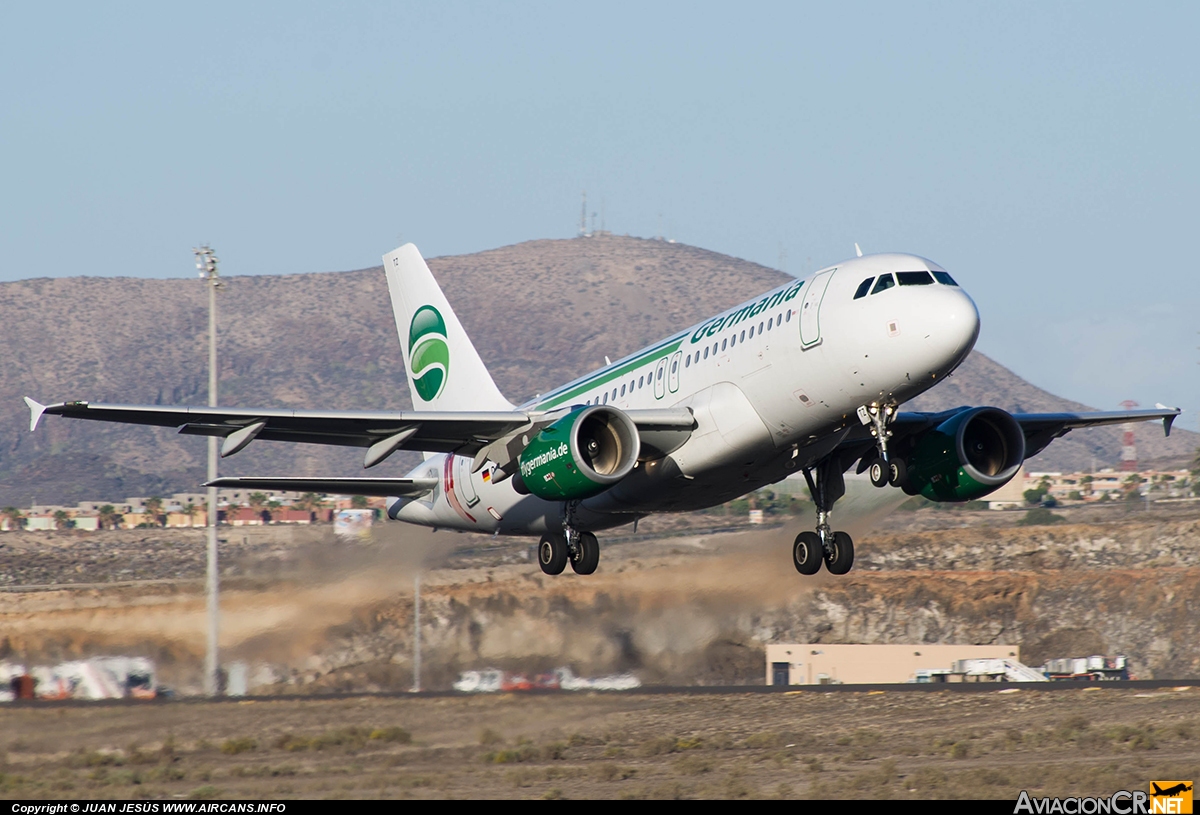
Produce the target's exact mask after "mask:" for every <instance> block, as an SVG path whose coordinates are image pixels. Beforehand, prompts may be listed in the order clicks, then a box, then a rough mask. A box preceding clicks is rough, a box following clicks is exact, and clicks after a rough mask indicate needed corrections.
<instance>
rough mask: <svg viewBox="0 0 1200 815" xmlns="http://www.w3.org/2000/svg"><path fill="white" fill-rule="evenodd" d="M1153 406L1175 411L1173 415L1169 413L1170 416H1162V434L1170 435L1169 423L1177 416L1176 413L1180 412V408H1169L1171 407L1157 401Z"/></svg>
mask: <svg viewBox="0 0 1200 815" xmlns="http://www.w3.org/2000/svg"><path fill="white" fill-rule="evenodd" d="M1155 407H1156V408H1158V409H1159V410H1173V411H1175V413H1174V415H1171V416H1163V435H1164V436H1170V435H1171V425H1172V424H1173V423H1174V422H1175V418H1176V417H1177V416H1178V415H1179V414H1180V413H1181V412H1182V411H1180V410H1179V408H1171V407H1167V406H1166V405H1164V404H1162V403H1161V402H1159V403H1157V404H1155Z"/></svg>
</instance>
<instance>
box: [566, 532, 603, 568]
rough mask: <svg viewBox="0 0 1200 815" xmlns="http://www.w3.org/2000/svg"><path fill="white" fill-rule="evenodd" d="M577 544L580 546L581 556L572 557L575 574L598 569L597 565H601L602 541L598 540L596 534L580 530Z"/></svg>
mask: <svg viewBox="0 0 1200 815" xmlns="http://www.w3.org/2000/svg"><path fill="white" fill-rule="evenodd" d="M576 544H577V545H578V547H579V557H573V558H571V568H572V569H574V570H575V574H591V573H592V572H594V571H596V567H597V566H599V565H600V542H599V541H598V540H596V536H595V535H593V534H592V533H591V532H580V533H579V540H578V541H577V542H576Z"/></svg>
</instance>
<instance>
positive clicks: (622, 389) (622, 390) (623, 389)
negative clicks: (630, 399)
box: [621, 384, 625, 396]
mask: <svg viewBox="0 0 1200 815" xmlns="http://www.w3.org/2000/svg"><path fill="white" fill-rule="evenodd" d="M621 395H622V396H624V395H625V385H624V384H622V385H621Z"/></svg>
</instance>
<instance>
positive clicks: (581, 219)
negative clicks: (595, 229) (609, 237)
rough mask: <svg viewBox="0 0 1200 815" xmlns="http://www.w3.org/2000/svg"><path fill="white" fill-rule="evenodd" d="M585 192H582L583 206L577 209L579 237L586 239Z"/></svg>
mask: <svg viewBox="0 0 1200 815" xmlns="http://www.w3.org/2000/svg"><path fill="white" fill-rule="evenodd" d="M587 233H588V231H587V190H584V191H583V206H582V207H580V209H579V237H581V238H586V237H587Z"/></svg>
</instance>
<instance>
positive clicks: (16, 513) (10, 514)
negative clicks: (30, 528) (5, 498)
mask: <svg viewBox="0 0 1200 815" xmlns="http://www.w3.org/2000/svg"><path fill="white" fill-rule="evenodd" d="M0 515H3V516H4V517H5V518H8V528H9V529H10V530H16V529H24V528H25V513H23V512H21V510H19V509H17V508H16V507H5V508H4V509H3V510H0Z"/></svg>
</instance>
